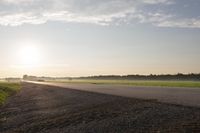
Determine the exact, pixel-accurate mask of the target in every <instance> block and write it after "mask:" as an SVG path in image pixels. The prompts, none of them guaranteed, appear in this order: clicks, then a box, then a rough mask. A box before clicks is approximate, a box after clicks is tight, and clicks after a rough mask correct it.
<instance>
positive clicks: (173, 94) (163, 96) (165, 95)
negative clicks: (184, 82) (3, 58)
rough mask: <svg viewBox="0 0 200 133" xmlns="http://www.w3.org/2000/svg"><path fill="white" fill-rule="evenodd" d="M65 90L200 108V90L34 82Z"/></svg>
mask: <svg viewBox="0 0 200 133" xmlns="http://www.w3.org/2000/svg"><path fill="white" fill-rule="evenodd" d="M34 83H37V84H45V85H52V86H59V87H64V88H70V89H76V90H82V91H90V92H97V93H103V94H110V95H117V96H123V97H132V98H141V99H155V100H158V101H159V102H165V103H171V104H178V105H185V106H196V107H200V88H178V87H175V88H173V87H135V86H128V85H109V84H86V83H82V84H80V83H78V84H77V83H49V82H34Z"/></svg>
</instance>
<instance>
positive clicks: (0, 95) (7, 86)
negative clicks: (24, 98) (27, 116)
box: [0, 82, 20, 105]
mask: <svg viewBox="0 0 200 133" xmlns="http://www.w3.org/2000/svg"><path fill="white" fill-rule="evenodd" d="M19 90H20V83H8V82H0V105H2V104H3V103H4V102H5V100H6V98H7V97H8V96H10V95H13V94H15V93H16V92H17V91H19Z"/></svg>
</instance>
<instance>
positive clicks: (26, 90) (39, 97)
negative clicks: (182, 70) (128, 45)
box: [0, 83, 200, 133]
mask: <svg viewBox="0 0 200 133" xmlns="http://www.w3.org/2000/svg"><path fill="white" fill-rule="evenodd" d="M22 86H23V89H22V90H21V92H20V93H18V94H17V95H15V96H13V97H11V98H10V99H9V100H8V102H7V103H6V104H5V105H4V106H3V107H1V108H0V132H1V133H15V132H17V133H19V132H20V133H21V132H22V133H36V132H37V133H38V132H42V133H79V132H80V133H129V132H188V133H192V132H200V108H192V107H183V106H177V105H170V104H162V103H159V102H156V101H152V100H139V99H131V98H123V97H118V96H111V95H104V94H97V93H92V92H84V91H78V90H72V89H66V88H59V87H55V86H45V85H38V84H31V83H23V85H22Z"/></svg>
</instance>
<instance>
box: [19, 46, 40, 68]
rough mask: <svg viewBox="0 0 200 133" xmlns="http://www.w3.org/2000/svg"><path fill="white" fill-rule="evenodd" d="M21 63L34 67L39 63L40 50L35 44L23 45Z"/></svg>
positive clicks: (20, 54) (20, 53)
mask: <svg viewBox="0 0 200 133" xmlns="http://www.w3.org/2000/svg"><path fill="white" fill-rule="evenodd" d="M19 56H20V64H21V65H23V66H27V67H34V66H37V65H38V64H39V60H40V52H39V49H38V48H37V47H36V46H34V45H27V46H23V47H22V48H21V49H20V51H19Z"/></svg>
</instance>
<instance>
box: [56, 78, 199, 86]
mask: <svg viewBox="0 0 200 133" xmlns="http://www.w3.org/2000/svg"><path fill="white" fill-rule="evenodd" d="M53 82H61V83H90V84H119V85H131V86H161V87H194V88H200V82H199V81H160V80H159V81H157V80H76V79H74V80H60V81H53Z"/></svg>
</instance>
